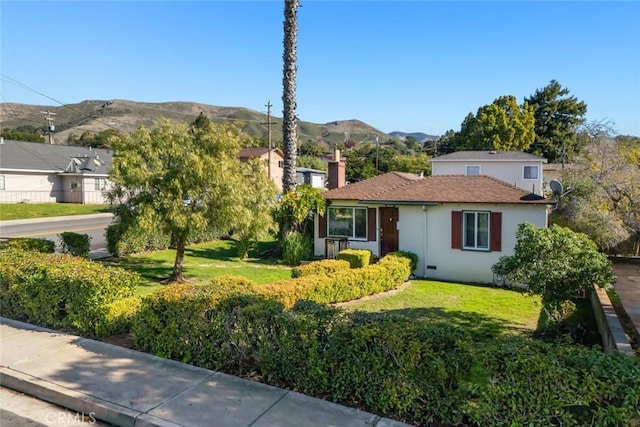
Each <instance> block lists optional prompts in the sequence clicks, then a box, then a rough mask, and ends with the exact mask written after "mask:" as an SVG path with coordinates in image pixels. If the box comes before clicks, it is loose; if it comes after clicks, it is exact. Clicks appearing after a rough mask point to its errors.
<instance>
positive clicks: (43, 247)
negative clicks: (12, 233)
mask: <svg viewBox="0 0 640 427" xmlns="http://www.w3.org/2000/svg"><path fill="white" fill-rule="evenodd" d="M11 248H13V249H22V250H23V251H36V252H43V253H54V252H55V251H56V243H55V242H53V241H51V240H47V239H35V238H31V237H14V238H11V239H8V240H5V241H3V242H0V250H2V249H11Z"/></svg>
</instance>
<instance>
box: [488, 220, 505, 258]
mask: <svg viewBox="0 0 640 427" xmlns="http://www.w3.org/2000/svg"><path fill="white" fill-rule="evenodd" d="M489 228H491V239H490V242H489V250H490V251H491V252H501V251H502V212H491V223H490V225H489Z"/></svg>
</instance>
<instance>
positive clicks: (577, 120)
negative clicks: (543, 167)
mask: <svg viewBox="0 0 640 427" xmlns="http://www.w3.org/2000/svg"><path fill="white" fill-rule="evenodd" d="M568 95H569V89H567V88H564V87H562V86H561V85H560V83H558V82H557V81H556V80H551V82H550V83H549V84H548V85H547V86H545V87H544V88H542V89H538V90H536V91H535V93H534V94H533V95H531V96H529V97H528V98H525V102H527V103H528V104H529V105H530V106H532V107H533V109H534V116H535V141H534V142H533V144H532V145H531V147H530V148H529V152H531V153H533V154H537V155H540V156H542V157H545V158H546V159H547V160H548V161H549V162H550V163H555V162H562V163H566V162H567V161H568V160H569V159H570V158H571V157H572V156H574V155H576V154H578V153H579V152H580V149H581V146H580V143H579V140H578V138H577V131H578V126H579V125H580V124H582V123H583V122H584V116H585V114H586V113H587V104H585V103H584V102H582V101H578V99H577V98H576V97H575V96H568Z"/></svg>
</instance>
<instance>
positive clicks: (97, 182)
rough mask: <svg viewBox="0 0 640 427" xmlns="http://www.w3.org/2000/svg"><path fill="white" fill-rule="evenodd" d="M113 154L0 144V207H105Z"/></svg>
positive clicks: (17, 142)
mask: <svg viewBox="0 0 640 427" xmlns="http://www.w3.org/2000/svg"><path fill="white" fill-rule="evenodd" d="M112 158H113V150H110V149H95V148H88V147H75V146H66V145H51V144H42V143H35V142H23V141H8V140H4V139H2V140H0V203H81V204H104V203H107V200H106V198H105V194H104V193H105V190H107V189H109V188H110V187H111V183H110V182H109V179H108V178H109V171H110V170H111V162H112Z"/></svg>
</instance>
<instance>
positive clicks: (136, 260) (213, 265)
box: [105, 240, 291, 295]
mask: <svg viewBox="0 0 640 427" xmlns="http://www.w3.org/2000/svg"><path fill="white" fill-rule="evenodd" d="M274 244H275V242H262V243H260V245H259V247H258V250H257V251H256V252H257V253H261V252H263V251H265V250H267V249H269V248H271V247H272V246H273V245H274ZM175 256H176V251H175V250H174V249H167V250H163V251H156V252H151V253H146V254H137V255H131V256H127V257H123V258H121V259H119V260H117V261H115V260H106V261H105V262H107V263H109V264H115V265H119V266H121V267H123V268H126V269H127V270H131V271H135V272H137V273H139V274H140V275H141V276H142V278H143V279H144V283H143V284H142V286H140V287H139V288H138V292H137V293H138V295H147V294H150V293H152V292H153V291H155V290H157V289H159V288H161V287H163V286H165V285H164V284H163V280H165V279H166V278H167V277H169V275H170V274H171V272H172V271H173V263H174V261H175ZM183 274H184V276H185V278H186V279H187V280H189V282H190V283H194V284H199V285H203V284H206V283H207V282H209V281H210V280H211V279H212V278H214V277H218V276H224V275H228V274H233V275H238V276H243V277H246V278H248V279H251V280H254V281H255V282H257V283H260V284H264V283H272V282H275V281H278V280H282V279H288V278H290V277H291V269H290V268H289V267H285V266H281V265H277V264H275V263H274V262H273V261H272V260H262V259H259V258H248V259H245V260H240V259H238V258H237V257H236V248H235V242H234V241H230V240H219V241H215V242H208V243H200V244H197V245H191V246H188V247H187V249H186V251H185V257H184V267H183Z"/></svg>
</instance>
